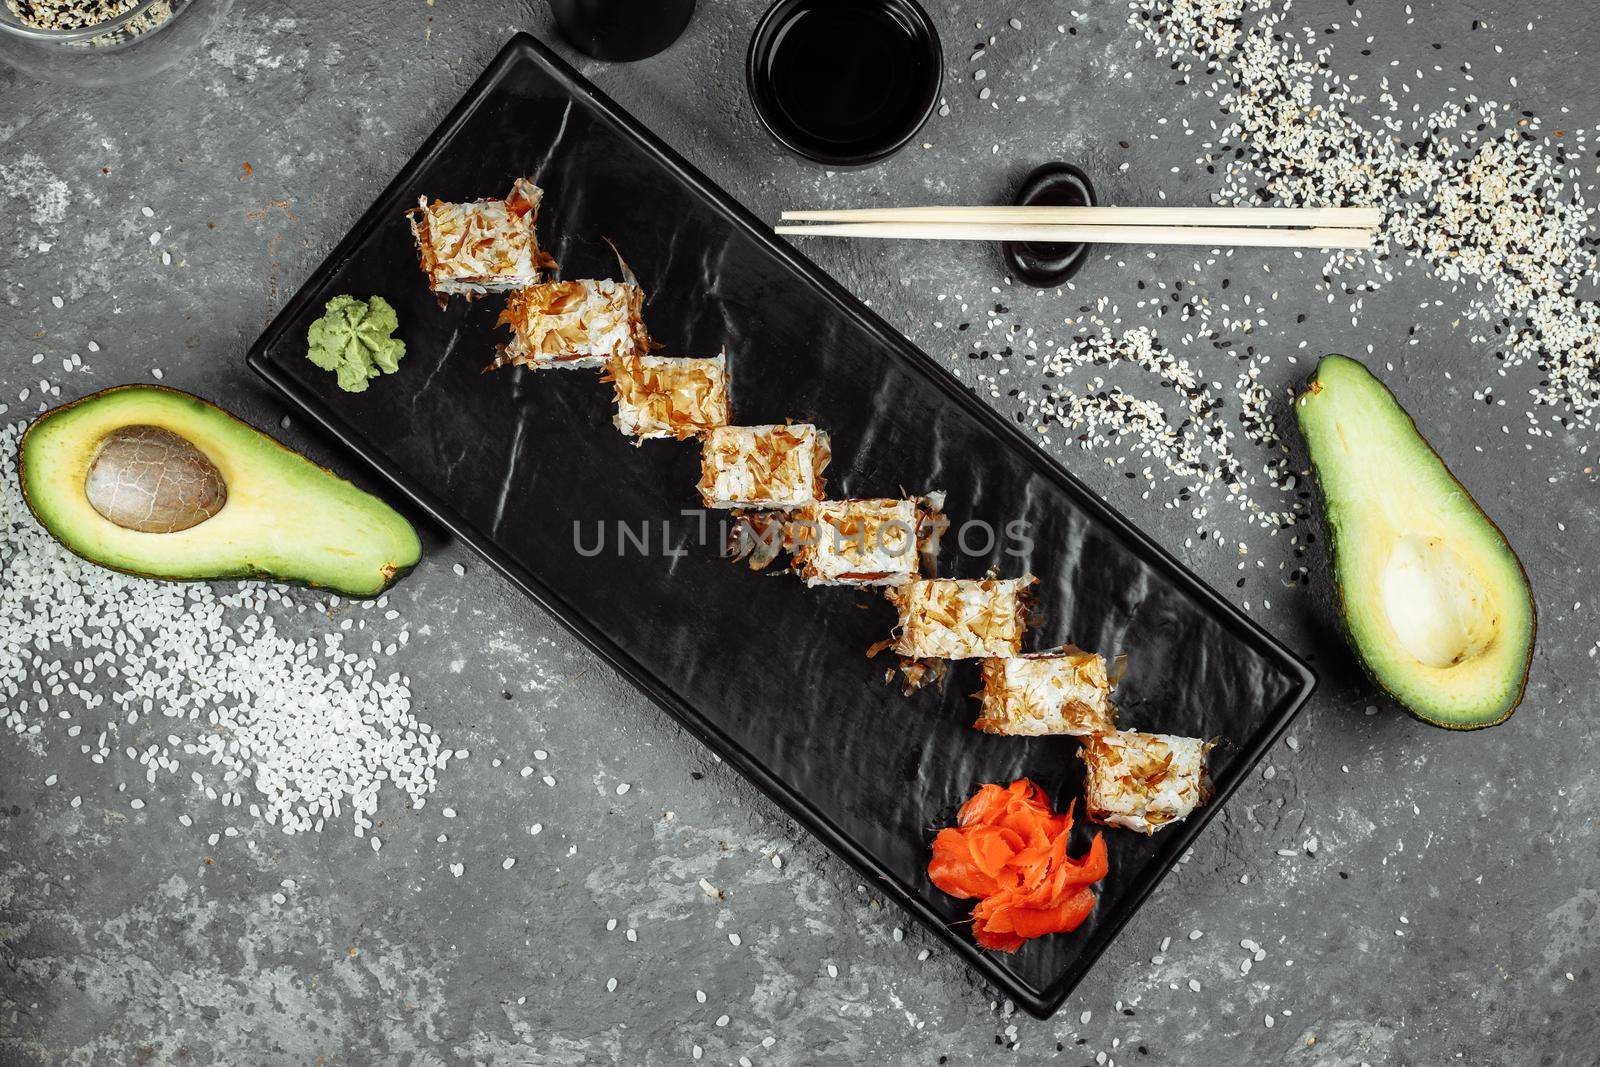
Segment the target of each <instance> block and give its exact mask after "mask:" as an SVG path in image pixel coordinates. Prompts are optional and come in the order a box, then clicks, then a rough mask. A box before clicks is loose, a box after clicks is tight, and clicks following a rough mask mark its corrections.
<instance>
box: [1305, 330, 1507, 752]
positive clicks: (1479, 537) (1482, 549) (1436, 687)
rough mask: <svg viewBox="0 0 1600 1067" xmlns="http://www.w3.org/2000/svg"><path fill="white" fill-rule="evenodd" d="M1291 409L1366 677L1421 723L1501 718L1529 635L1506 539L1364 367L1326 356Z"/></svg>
mask: <svg viewBox="0 0 1600 1067" xmlns="http://www.w3.org/2000/svg"><path fill="white" fill-rule="evenodd" d="M1295 414H1296V417H1297V418H1298V420H1299V423H1300V429H1301V432H1302V433H1303V434H1304V436H1305V439H1306V446H1307V448H1308V450H1309V451H1310V454H1311V462H1312V466H1313V468H1314V469H1315V471H1316V476H1317V483H1318V486H1319V488H1320V498H1321V501H1322V506H1323V518H1324V521H1325V524H1326V537H1325V543H1326V544H1327V545H1328V552H1329V555H1330V563H1331V565H1330V568H1329V569H1330V571H1331V573H1332V576H1333V581H1334V591H1335V594H1336V597H1337V602H1338V613H1339V619H1340V622H1341V624H1342V626H1343V628H1344V631H1345V634H1346V636H1347V638H1348V639H1349V641H1350V646H1351V648H1352V649H1353V650H1354V651H1355V653H1356V657H1357V658H1358V659H1359V660H1360V661H1361V664H1362V666H1363V667H1364V668H1365V670H1366V672H1367V673H1368V674H1369V675H1370V676H1371V677H1372V679H1373V681H1374V682H1375V683H1376V684H1377V685H1378V687H1379V688H1380V689H1381V690H1382V691H1383V692H1384V693H1385V694H1386V695H1388V696H1389V697H1390V698H1392V699H1393V700H1394V701H1395V702H1396V703H1398V704H1399V705H1400V706H1401V707H1403V708H1405V709H1406V710H1407V711H1408V712H1409V713H1410V714H1412V715H1413V716H1415V717H1416V718H1417V719H1419V720H1421V721H1422V722H1425V723H1428V724H1429V725H1432V726H1440V727H1444V728H1446V729H1451V730H1481V729H1484V728H1486V727H1490V726H1495V725H1498V724H1500V723H1502V722H1505V721H1506V719H1508V718H1510V716H1511V713H1512V712H1513V711H1514V710H1516V708H1517V705H1518V704H1520V703H1521V701H1522V697H1523V693H1524V691H1525V689H1526V686H1527V679H1528V667H1529V665H1530V663H1531V662H1532V658H1533V644H1534V635H1535V631H1536V627H1537V610H1536V608H1535V605H1534V600H1533V590H1532V587H1531V585H1530V584H1529V582H1528V576H1527V573H1526V571H1525V570H1524V569H1523V566H1522V561H1521V560H1520V559H1518V558H1517V555H1516V553H1515V552H1513V551H1512V549H1511V545H1510V543H1509V542H1508V541H1507V540H1506V537H1505V535H1504V534H1503V533H1502V532H1501V530H1500V528H1499V527H1498V526H1496V525H1495V524H1494V522H1493V521H1492V520H1490V518H1489V517H1488V515H1486V514H1485V513H1484V511H1483V509H1482V508H1481V507H1479V506H1478V503H1477V501H1476V500H1474V499H1473V498H1472V495H1471V494H1470V493H1469V492H1468V491H1467V489H1466V488H1465V487H1464V486H1463V485H1462V484H1461V482H1460V481H1459V480H1458V479H1457V478H1456V477H1455V475H1454V474H1452V473H1451V472H1450V469H1449V468H1448V467H1447V466H1445V463H1444V461H1443V460H1442V459H1441V458H1440V457H1439V455H1438V453H1436V452H1435V451H1434V450H1433V448H1432V446H1430V445H1429V444H1428V442H1427V440H1426V439H1425V438H1424V437H1423V436H1422V434H1421V432H1420V431H1419V430H1418V429H1417V426H1416V423H1415V422H1414V421H1413V420H1412V419H1411V417H1410V416H1409V415H1408V414H1407V413H1406V411H1405V409H1404V408H1402V407H1401V406H1400V403H1399V401H1398V400H1396V399H1395V397H1394V394H1393V393H1391V392H1390V391H1389V390H1388V389H1387V388H1386V387H1385V386H1384V385H1383V383H1382V382H1380V381H1379V380H1378V379H1377V378H1376V377H1374V376H1373V375H1372V374H1371V372H1369V371H1368V370H1367V369H1366V367H1364V366H1362V364H1360V363H1359V362H1357V361H1355V360H1353V359H1349V358H1347V357H1345V356H1338V355H1331V356H1327V357H1325V358H1324V359H1323V360H1322V361H1321V362H1320V363H1319V364H1318V366H1317V370H1316V372H1315V373H1314V374H1313V375H1312V377H1311V379H1310V381H1309V382H1308V383H1307V386H1306V389H1305V391H1304V392H1303V393H1301V394H1300V396H1299V397H1298V398H1297V399H1296V401H1295Z"/></svg>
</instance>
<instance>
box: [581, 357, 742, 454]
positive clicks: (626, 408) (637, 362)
mask: <svg viewBox="0 0 1600 1067" xmlns="http://www.w3.org/2000/svg"><path fill="white" fill-rule="evenodd" d="M605 378H606V380H608V381H610V382H611V383H612V386H613V389H614V390H615V392H616V400H617V414H616V416H615V418H614V421H615V422H616V424H617V429H619V430H621V431H622V432H623V433H625V434H627V435H629V436H630V437H636V438H639V439H640V440H641V441H642V440H645V439H647V438H656V437H674V438H677V439H678V440H680V441H681V440H683V439H684V438H686V437H694V436H695V435H697V434H702V433H705V432H706V431H708V430H712V429H715V428H716V427H718V426H726V425H727V424H728V360H727V356H726V355H719V356H714V357H712V358H711V359H673V358H669V357H666V356H643V355H627V356H618V357H617V358H616V359H613V360H612V361H611V362H609V363H608V364H606V374H605Z"/></svg>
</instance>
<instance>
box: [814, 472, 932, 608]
mask: <svg viewBox="0 0 1600 1067" xmlns="http://www.w3.org/2000/svg"><path fill="white" fill-rule="evenodd" d="M943 503H944V494H943V493H931V494H929V495H928V496H924V497H911V498H907V499H904V500H819V501H817V502H816V503H815V504H809V505H807V506H806V507H804V508H802V509H801V510H800V511H799V512H798V513H797V514H796V515H795V519H794V522H793V523H792V524H791V526H790V530H789V539H790V540H791V541H792V542H793V544H794V566H795V569H796V570H797V571H799V572H800V577H801V578H802V579H804V580H805V583H806V585H808V586H814V585H899V584H900V583H902V582H906V581H909V580H911V579H912V578H915V577H916V576H917V575H918V574H920V573H921V571H922V568H923V563H924V562H925V561H926V562H927V563H928V564H929V565H930V566H931V563H932V559H933V557H934V556H935V555H936V554H937V552H938V543H939V535H940V534H941V533H942V532H943V531H944V528H945V526H946V522H945V518H944V515H943V514H941V512H940V507H941V506H942V505H943Z"/></svg>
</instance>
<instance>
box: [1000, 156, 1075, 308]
mask: <svg viewBox="0 0 1600 1067" xmlns="http://www.w3.org/2000/svg"><path fill="white" fill-rule="evenodd" d="M1013 202H1014V203H1016V204H1019V205H1021V206H1023V207H1093V206H1094V203H1095V199H1094V185H1093V184H1092V183H1091V182H1090V181H1089V176H1088V175H1087V174H1085V173H1084V172H1083V171H1081V170H1079V169H1078V168H1077V167H1075V166H1073V165H1072V164H1071V163H1046V164H1044V165H1043V166H1041V167H1038V168H1036V169H1035V170H1034V172H1033V173H1032V174H1029V175H1028V176H1027V178H1025V179H1024V180H1023V182H1022V185H1021V186H1020V187H1019V188H1018V189H1017V195H1016V197H1015V198H1014V199H1013ZM1001 253H1002V255H1004V256H1005V260H1006V268H1007V269H1008V270H1009V271H1010V272H1011V276H1012V277H1014V278H1016V279H1017V280H1018V281H1020V282H1025V283H1026V284H1028V285H1031V286H1033V287H1034V288H1035V289H1053V288H1055V287H1056V286H1058V285H1062V284H1064V283H1065V282H1067V281H1069V280H1070V279H1071V278H1072V276H1073V275H1074V274H1077V273H1078V268H1080V267H1082V266H1083V264H1084V261H1085V260H1087V259H1088V258H1089V246H1088V245H1086V244H1084V243H1082V242H1078V243H1075V244H1039V243H1036V242H1032V241H1007V242H1005V244H1003V245H1002V246H1001Z"/></svg>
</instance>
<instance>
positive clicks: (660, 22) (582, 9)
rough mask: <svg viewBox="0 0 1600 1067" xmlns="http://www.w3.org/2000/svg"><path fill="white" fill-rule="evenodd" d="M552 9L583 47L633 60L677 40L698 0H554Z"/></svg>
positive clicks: (563, 31) (564, 33)
mask: <svg viewBox="0 0 1600 1067" xmlns="http://www.w3.org/2000/svg"><path fill="white" fill-rule="evenodd" d="M550 11H551V13H552V14H554V15H555V17H556V25H557V26H558V27H559V28H560V30H561V36H563V37H565V38H566V39H567V41H568V43H570V44H571V45H572V47H574V48H576V49H577V50H578V51H580V52H582V53H584V54H585V55H589V56H593V57H594V58H596V59H604V60H606V61H608V62H611V63H631V62H633V61H634V60H636V59H647V58H649V57H650V56H653V55H655V54H656V53H657V52H660V51H662V50H663V49H665V48H666V47H667V46H668V45H670V44H671V43H672V42H673V41H676V40H677V39H678V35H679V34H681V33H683V28H684V27H685V26H687V25H689V16H690V15H693V14H694V0H550Z"/></svg>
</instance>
